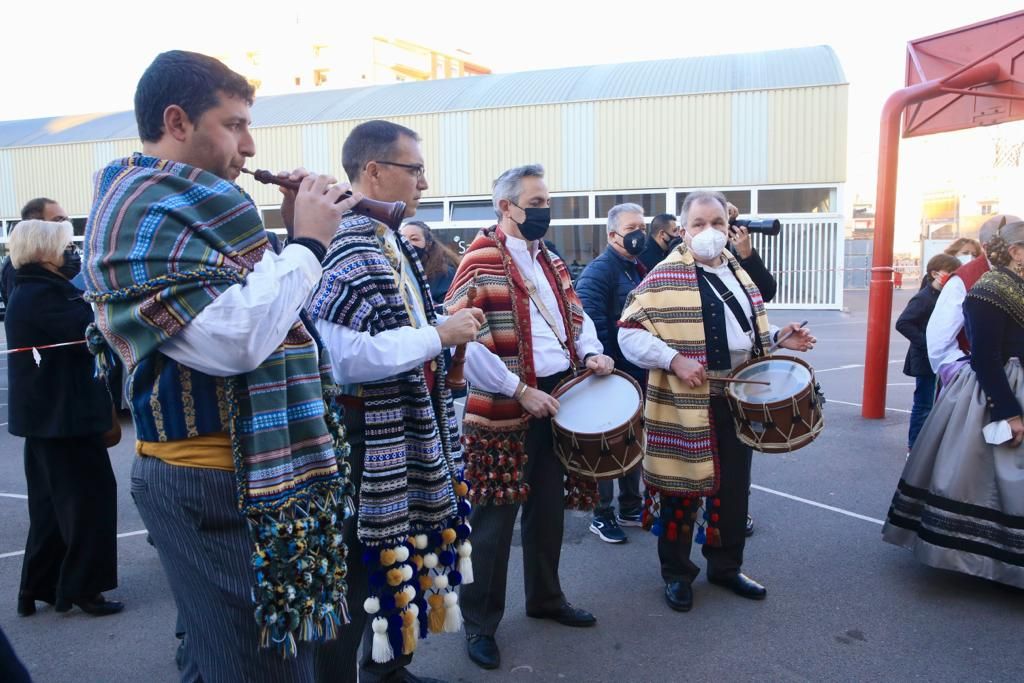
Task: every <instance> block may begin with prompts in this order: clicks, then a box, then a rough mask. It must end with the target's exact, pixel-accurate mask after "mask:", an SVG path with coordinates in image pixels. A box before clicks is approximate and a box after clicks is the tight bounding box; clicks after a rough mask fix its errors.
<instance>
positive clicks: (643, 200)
mask: <svg viewBox="0 0 1024 683" xmlns="http://www.w3.org/2000/svg"><path fill="white" fill-rule="evenodd" d="M596 199H597V205H596V207H595V208H596V211H597V217H598V218H606V217H607V216H608V212H609V211H611V210H612V207H613V206H615V205H617V204H627V203H629V204H639V205H640V206H642V207H644V215H645V216H657V215H658V214H659V213H665V193H664V192H660V193H649V192H637V193H634V194H599V195H597V197H596Z"/></svg>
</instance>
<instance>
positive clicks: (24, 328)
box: [4, 220, 124, 616]
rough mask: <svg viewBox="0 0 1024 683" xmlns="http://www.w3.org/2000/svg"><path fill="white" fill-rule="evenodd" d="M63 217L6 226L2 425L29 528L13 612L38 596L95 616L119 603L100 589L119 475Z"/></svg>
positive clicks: (113, 539)
mask: <svg viewBox="0 0 1024 683" xmlns="http://www.w3.org/2000/svg"><path fill="white" fill-rule="evenodd" d="M71 236H72V228H71V223H69V222H62V223H53V222H49V221H42V220H28V221H22V222H20V223H18V225H17V226H16V229H15V231H14V233H13V234H12V235H11V239H10V242H9V247H10V250H11V262H12V264H13V265H14V267H15V268H17V275H16V280H15V281H16V284H17V286H16V287H15V288H14V291H13V292H12V293H11V297H10V301H9V303H8V305H7V316H6V319H5V320H4V326H5V328H6V331H7V345H8V348H12V349H15V348H23V347H32V348H33V349H38V350H37V351H33V352H31V353H30V352H21V353H12V354H11V355H10V356H9V362H8V366H7V382H8V387H9V391H10V396H11V398H12V400H11V401H10V406H9V407H8V411H9V418H10V419H9V420H8V422H9V424H8V427H7V429H8V431H9V432H10V433H11V434H13V435H14V436H21V437H24V438H25V479H26V481H27V484H28V511H29V532H28V540H27V541H26V543H25V559H24V563H23V564H22V571H21V588H20V590H19V592H18V614H20V615H22V616H30V615H32V614H34V613H35V611H36V606H35V602H36V600H42V601H43V602H48V603H50V604H52V605H55V607H56V611H58V612H66V611H68V610H70V609H71V606H72V605H78V606H79V607H80V608H81V609H82V610H83V611H85V612H87V613H89V614H92V615H96V616H102V615H107V614H114V613H116V612H120V611H121V610H122V609H123V607H124V606H123V605H122V604H121V603H120V602H114V601H108V600H106V599H105V598H104V597H103V592H104V591H108V590H111V589H113V588H115V587H116V586H117V483H116V481H115V479H114V471H113V469H111V466H110V457H109V456H108V454H107V449H106V447H105V446H104V441H103V437H104V433H105V432H107V431H109V430H110V429H111V425H112V413H113V410H112V408H111V403H110V396H109V394H108V393H107V390H106V387H104V385H103V384H102V383H101V382H100V381H99V380H97V379H95V378H94V377H93V358H92V356H91V355H90V353H89V351H88V349H87V348H86V346H85V344H81V345H71V346H62V347H58V348H42V347H45V346H49V345H52V344H61V343H64V342H77V341H79V340H82V339H84V337H85V328H86V326H87V325H89V323H91V322H92V319H93V315H92V308H91V307H90V306H89V304H87V303H86V302H85V301H84V300H83V299H82V295H81V292H80V291H79V290H78V289H76V288H75V287H74V286H73V285H72V284H71V282H70V281H69V280H71V278H73V277H75V275H77V274H78V271H79V270H80V268H81V256H80V255H79V254H78V252H77V250H76V249H75V248H74V246H73V245H72V242H71Z"/></svg>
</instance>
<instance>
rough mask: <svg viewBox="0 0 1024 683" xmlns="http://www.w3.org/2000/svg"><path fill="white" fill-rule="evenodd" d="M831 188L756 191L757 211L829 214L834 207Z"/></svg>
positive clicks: (767, 212)
mask: <svg viewBox="0 0 1024 683" xmlns="http://www.w3.org/2000/svg"><path fill="white" fill-rule="evenodd" d="M834 195H835V190H834V189H833V188H831V187H801V188H791V189H787V190H758V191H757V211H758V213H762V214H773V213H829V212H830V211H832V207H833V206H835V197H834Z"/></svg>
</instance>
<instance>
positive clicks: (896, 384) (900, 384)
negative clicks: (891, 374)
mask: <svg viewBox="0 0 1024 683" xmlns="http://www.w3.org/2000/svg"><path fill="white" fill-rule="evenodd" d="M885 386H887V387H916V386H917V383H916V382H889V383H888V384H886V385H885Z"/></svg>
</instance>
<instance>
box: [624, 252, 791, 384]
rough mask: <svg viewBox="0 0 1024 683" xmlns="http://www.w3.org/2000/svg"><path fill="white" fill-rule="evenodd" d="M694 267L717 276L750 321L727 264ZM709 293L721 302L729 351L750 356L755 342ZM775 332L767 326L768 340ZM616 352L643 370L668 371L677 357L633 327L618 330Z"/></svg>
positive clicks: (745, 300) (744, 295) (750, 311)
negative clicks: (617, 349) (618, 349)
mask: <svg viewBox="0 0 1024 683" xmlns="http://www.w3.org/2000/svg"><path fill="white" fill-rule="evenodd" d="M697 267H698V268H703V269H704V271H705V272H708V273H713V274H715V275H717V276H718V277H719V279H721V280H722V284H724V285H725V286H726V288H727V289H728V290H729V291H730V292H731V293H732V295H733V296H734V297H736V301H737V302H739V305H740V308H742V309H743V314H744V315H745V316H747V320H750V316H752V315H753V309H752V308H751V306H750V300H749V299H748V298H747V292H746V290H745V289H744V288H743V285H742V284H740V281H739V280H738V279H737V278H736V274H735V273H733V272H732V268H730V267H729V264H728V263H726V262H724V261H723V262H722V264H721V265H720V266H707V265H704V264H703V263H698V264H697ZM712 290H714V291H715V296H716V297H718V299H719V300H720V301H722V306H724V307H725V334H726V339H727V341H728V343H729V351H731V352H741V353H742V352H744V351H745V352H748V353H749V352H750V351H751V349H753V348H754V340H753V339H752V338H751V336H750V335H749V334H747V333H746V332H744V331H743V327H742V326H741V325H740V321H739V320H737V318H736V316H735V315H733V312H732V309H731V308H730V307H729V306H728V304H726V303H725V300H724V299H722V296H721V295H720V294H719V293H718V291H717V290H715V289H714V287H712ZM778 331H779V328H778V327H776V326H775V325H771V326H769V336H770V337H772V338H774V336H775V335H776V334H777V333H778ZM619 348H620V349H621V350H622V355H624V356H625V357H626V360H628V361H629V362H630V363H633V364H634V365H636V366H637V367H641V368H644V369H645V370H655V369H659V370H669V369H670V367H671V365H672V359H673V358H675V357H676V353H678V352H677V351H676V350H675V349H673V348H672V347H671V346H669V345H668V344H666V343H665V342H664V341H662V340H661V339H660V338H658V337H657V336H655V335H653V334H651V333H650V332H648V331H647V330H644V329H640V328H635V327H622V328H619ZM732 355H733V358H734V362H735V357H736V354H735V353H733V354H732Z"/></svg>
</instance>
